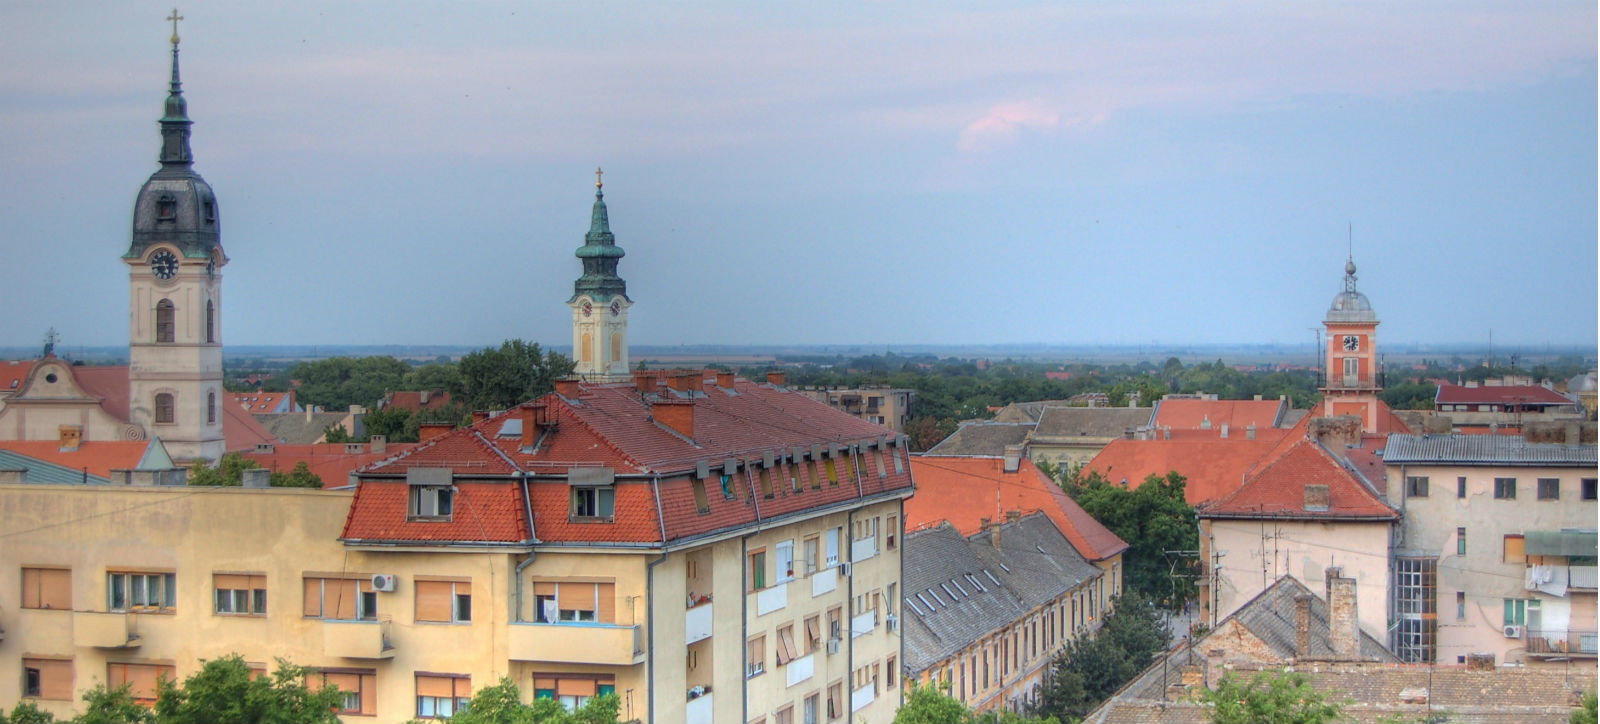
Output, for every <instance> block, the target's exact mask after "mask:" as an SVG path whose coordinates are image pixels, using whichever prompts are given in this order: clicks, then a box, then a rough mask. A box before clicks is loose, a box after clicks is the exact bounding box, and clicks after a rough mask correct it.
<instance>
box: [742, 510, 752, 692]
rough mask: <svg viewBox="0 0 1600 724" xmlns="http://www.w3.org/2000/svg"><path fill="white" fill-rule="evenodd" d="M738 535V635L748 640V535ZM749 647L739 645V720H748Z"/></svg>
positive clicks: (743, 639)
mask: <svg viewBox="0 0 1600 724" xmlns="http://www.w3.org/2000/svg"><path fill="white" fill-rule="evenodd" d="M751 535H754V534H746V535H742V536H739V571H740V576H739V636H741V637H742V638H741V639H740V641H741V642H742V641H749V640H750V594H749V593H746V592H745V590H744V582H745V581H746V580H748V576H746V575H745V570H744V567H745V566H747V565H750V536H751ZM749 671H750V647H749V646H748V645H746V646H740V647H739V680H740V681H743V682H744V684H742V685H740V687H739V721H750V677H749V676H747V675H746V674H747V673H748V672H749Z"/></svg>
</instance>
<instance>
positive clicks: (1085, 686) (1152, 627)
mask: <svg viewBox="0 0 1600 724" xmlns="http://www.w3.org/2000/svg"><path fill="white" fill-rule="evenodd" d="M1170 642H1171V637H1170V636H1169V635H1168V633H1167V629H1166V627H1165V626H1164V625H1163V624H1162V620H1161V615H1160V613H1159V612H1158V611H1157V610H1156V608H1155V607H1154V606H1153V605H1151V603H1150V602H1149V601H1148V600H1146V599H1144V598H1143V597H1141V596H1140V595H1139V594H1138V592H1137V591H1128V592H1126V593H1124V594H1123V596H1122V598H1120V599H1118V601H1117V605H1116V608H1114V609H1112V611H1111V613H1109V614H1107V615H1106V617H1105V620H1104V621H1103V622H1102V624H1101V627H1100V630H1099V631H1098V632H1096V634H1095V636H1094V638H1091V639H1082V638H1080V639H1076V640H1074V641H1073V642H1072V643H1071V644H1069V645H1068V646H1067V650H1066V651H1065V652H1064V653H1062V655H1061V656H1059V657H1057V658H1056V660H1055V661H1054V662H1052V663H1051V665H1050V672H1049V675H1048V676H1047V677H1046V681H1045V685H1044V687H1043V689H1042V691H1041V692H1040V698H1039V706H1038V708H1037V710H1038V712H1040V713H1044V714H1049V715H1052V716H1057V717H1060V718H1061V719H1063V720H1067V721H1073V720H1077V719H1082V718H1083V717H1084V715H1086V714H1088V713H1089V712H1090V711H1091V710H1093V709H1094V708H1095V707H1096V706H1099V705H1100V702H1102V701H1104V700H1105V699H1106V698H1107V697H1109V696H1111V695H1112V694H1113V693H1116V691H1117V690H1118V689H1120V688H1122V686H1123V685H1124V684H1126V683H1128V682H1129V681H1130V680H1132V679H1133V677H1135V676H1138V675H1139V672H1141V671H1143V670H1144V669H1145V667H1147V666H1149V665H1150V662H1151V661H1152V660H1153V659H1154V658H1155V656H1156V654H1158V653H1160V652H1162V651H1164V650H1166V648H1167V644H1169V643H1170Z"/></svg>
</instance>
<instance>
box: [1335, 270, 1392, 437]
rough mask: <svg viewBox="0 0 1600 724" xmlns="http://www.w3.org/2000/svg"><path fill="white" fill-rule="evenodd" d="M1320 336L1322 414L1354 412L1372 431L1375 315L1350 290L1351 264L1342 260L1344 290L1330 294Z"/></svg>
mask: <svg viewBox="0 0 1600 724" xmlns="http://www.w3.org/2000/svg"><path fill="white" fill-rule="evenodd" d="M1322 324H1323V326H1324V327H1325V328H1326V329H1327V333H1326V334H1325V335H1324V352H1323V355H1324V356H1323V370H1324V373H1325V375H1326V380H1325V381H1324V383H1323V387H1322V388H1321V392H1322V408H1321V410H1320V411H1319V412H1320V414H1321V415H1323V416H1325V417H1333V416H1337V415H1356V416H1359V417H1360V418H1361V428H1362V430H1363V431H1365V432H1367V433H1376V432H1377V431H1378V413H1379V410H1380V405H1379V404H1378V393H1380V392H1382V391H1383V378H1382V374H1381V370H1379V368H1378V314H1377V313H1376V312H1374V311H1372V303H1371V302H1369V301H1367V296H1366V295H1365V294H1362V293H1361V292H1359V291H1357V290H1356V263H1355V260H1354V259H1351V260H1349V261H1346V262H1345V265H1344V291H1341V292H1339V294H1338V295H1337V296H1335V297H1334V298H1333V304H1332V305H1330V306H1329V307H1328V316H1327V318H1326V319H1324V320H1322Z"/></svg>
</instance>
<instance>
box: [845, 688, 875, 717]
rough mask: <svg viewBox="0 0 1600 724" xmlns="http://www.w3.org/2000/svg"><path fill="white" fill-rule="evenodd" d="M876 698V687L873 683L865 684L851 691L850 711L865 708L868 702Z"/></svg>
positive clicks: (853, 711)
mask: <svg viewBox="0 0 1600 724" xmlns="http://www.w3.org/2000/svg"><path fill="white" fill-rule="evenodd" d="M877 698H878V692H877V688H876V686H875V685H873V684H867V685H866V686H863V687H861V688H859V689H855V690H853V691H851V692H850V712H851V713H855V712H858V711H861V710H862V709H865V708H866V706H867V705H868V704H871V703H872V702H873V701H874V700H876V699H877Z"/></svg>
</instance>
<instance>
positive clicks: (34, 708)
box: [0, 701, 56, 724]
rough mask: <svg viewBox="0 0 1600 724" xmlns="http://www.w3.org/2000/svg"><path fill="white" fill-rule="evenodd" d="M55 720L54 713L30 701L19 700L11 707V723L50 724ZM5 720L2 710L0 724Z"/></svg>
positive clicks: (3, 723)
mask: <svg viewBox="0 0 1600 724" xmlns="http://www.w3.org/2000/svg"><path fill="white" fill-rule="evenodd" d="M55 720H56V715H54V714H51V713H50V712H48V711H45V710H43V709H40V708H39V707H38V705H36V704H34V703H33V702H31V701H19V702H17V705H16V706H15V707H12V709H11V718H10V720H9V721H10V722H11V724H51V722H54V721H55ZM6 721H7V719H6V716H5V714H4V712H0V724H5V723H6Z"/></svg>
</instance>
